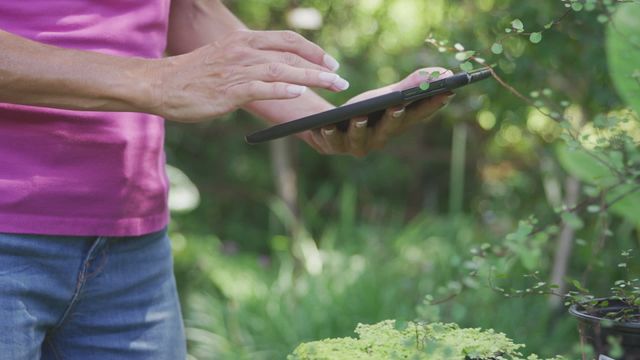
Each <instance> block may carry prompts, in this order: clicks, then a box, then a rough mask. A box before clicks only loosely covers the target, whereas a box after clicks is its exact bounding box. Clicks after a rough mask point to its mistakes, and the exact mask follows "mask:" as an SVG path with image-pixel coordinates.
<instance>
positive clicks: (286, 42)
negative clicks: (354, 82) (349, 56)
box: [249, 30, 340, 71]
mask: <svg viewBox="0 0 640 360" xmlns="http://www.w3.org/2000/svg"><path fill="white" fill-rule="evenodd" d="M251 36H252V38H251V39H250V41H249V45H250V46H251V47H253V48H255V49H258V50H277V51H287V52H291V53H294V54H297V55H300V56H301V57H303V58H304V59H307V60H309V61H311V62H312V63H314V64H318V65H321V66H323V67H325V68H327V69H329V70H331V71H336V70H338V68H339V67H340V64H338V61H337V60H336V59H334V58H333V57H332V56H331V55H329V54H327V53H326V52H325V51H324V50H323V49H322V48H321V47H320V46H318V45H316V44H314V43H312V42H311V41H309V40H307V39H305V38H304V36H302V35H300V34H298V33H296V32H293V31H289V30H285V31H255V32H253V33H252V35H251Z"/></svg>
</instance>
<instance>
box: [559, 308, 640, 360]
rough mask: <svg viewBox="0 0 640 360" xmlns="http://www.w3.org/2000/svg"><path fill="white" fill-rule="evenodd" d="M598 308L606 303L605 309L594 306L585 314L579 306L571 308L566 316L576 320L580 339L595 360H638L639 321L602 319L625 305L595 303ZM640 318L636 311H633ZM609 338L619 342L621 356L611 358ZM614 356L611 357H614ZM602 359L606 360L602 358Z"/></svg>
mask: <svg viewBox="0 0 640 360" xmlns="http://www.w3.org/2000/svg"><path fill="white" fill-rule="evenodd" d="M598 301H599V304H600V303H602V302H604V301H607V302H608V304H607V306H597V307H596V309H595V310H593V311H588V310H586V309H585V308H584V307H583V306H581V305H572V306H571V307H570V308H569V313H570V314H571V315H573V316H575V317H577V318H578V322H579V324H578V325H579V330H580V339H581V341H582V342H584V343H588V344H590V345H591V346H593V350H594V351H595V354H596V356H597V357H600V355H604V356H608V357H609V358H612V359H615V360H638V359H640V321H633V322H618V321H611V320H609V319H607V318H606V317H605V315H606V314H609V313H614V312H618V311H620V310H622V309H624V308H629V305H627V304H625V303H624V302H622V301H620V300H615V299H598ZM636 312H637V313H638V314H640V309H636ZM610 336H611V337H613V338H615V339H617V341H619V342H620V345H621V347H622V350H623V351H624V355H622V356H621V357H620V356H617V357H615V358H614V357H613V356H612V355H611V345H610V342H609V341H608V340H607V338H608V337H610ZM614 355H615V354H614ZM602 359H606V358H604V357H602Z"/></svg>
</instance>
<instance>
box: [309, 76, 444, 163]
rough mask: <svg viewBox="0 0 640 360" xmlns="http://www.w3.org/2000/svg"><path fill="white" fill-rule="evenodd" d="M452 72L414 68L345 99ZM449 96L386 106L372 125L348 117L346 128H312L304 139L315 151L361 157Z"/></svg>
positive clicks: (423, 117) (397, 88) (408, 85)
mask: <svg viewBox="0 0 640 360" xmlns="http://www.w3.org/2000/svg"><path fill="white" fill-rule="evenodd" d="M434 71H437V72H439V73H440V76H439V77H437V78H431V75H430V74H432V73H433V72H434ZM451 75H453V73H452V72H451V71H450V70H446V69H443V68H440V67H430V68H424V69H420V70H416V71H415V72H413V73H412V74H411V75H409V76H407V77H406V78H404V79H403V80H401V81H399V82H397V83H395V84H391V85H388V86H385V87H382V88H379V89H375V90H370V91H367V92H365V93H362V94H360V95H358V96H356V97H354V98H352V99H351V100H349V101H348V102H347V104H349V103H352V102H356V101H362V100H365V99H368V98H372V97H375V96H379V95H383V94H385V93H389V92H391V91H400V90H405V89H408V88H412V87H416V86H418V85H420V83H422V82H424V81H433V80H437V79H441V78H445V77H448V76H451ZM452 97H453V94H452V93H447V94H441V95H437V96H434V97H432V98H428V99H424V100H421V101H418V102H415V103H412V104H410V105H409V106H407V107H404V106H399V107H396V108H390V109H387V110H386V111H385V112H384V114H383V115H382V118H381V119H380V120H379V121H378V122H377V123H376V124H375V126H373V127H368V126H367V122H368V119H367V118H366V117H362V118H354V119H351V120H350V123H349V128H348V130H347V131H346V132H345V131H340V130H339V129H338V128H336V126H333V125H332V126H328V127H324V128H321V129H315V130H311V131H309V133H308V134H305V136H304V137H305V139H306V141H307V142H308V143H309V144H310V145H311V146H312V147H313V148H315V149H316V150H318V152H320V153H323V154H350V155H353V156H356V157H363V156H365V155H366V154H368V153H369V152H370V151H371V150H375V149H380V148H382V147H383V146H384V145H385V144H386V143H387V141H388V140H389V139H390V138H391V137H392V136H395V135H397V134H399V133H402V132H404V131H406V129H407V128H408V127H409V126H411V125H413V124H415V123H418V122H421V121H423V120H426V119H428V118H430V117H431V116H432V115H433V114H434V113H435V112H436V111H438V110H439V109H441V108H443V107H444V106H445V105H447V104H448V103H449V100H450V99H451V98H452Z"/></svg>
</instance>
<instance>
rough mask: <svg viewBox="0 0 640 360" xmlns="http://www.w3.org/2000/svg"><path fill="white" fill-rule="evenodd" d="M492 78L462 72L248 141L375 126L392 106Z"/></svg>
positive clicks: (482, 73)
mask: <svg viewBox="0 0 640 360" xmlns="http://www.w3.org/2000/svg"><path fill="white" fill-rule="evenodd" d="M490 76H491V71H490V70H488V69H481V70H477V71H473V72H462V73H458V74H455V75H452V76H449V77H447V78H444V79H440V80H436V81H434V82H431V83H429V86H428V87H425V86H423V87H420V86H417V87H414V88H410V89H406V90H402V91H394V92H391V93H388V94H385V95H380V96H376V97H373V98H370V99H367V100H363V101H359V102H355V103H352V104H348V105H343V106H339V107H337V108H335V109H331V110H328V111H324V112H321V113H318V114H313V115H309V116H307V117H303V118H301V119H297V120H292V121H288V122H286V123H282V124H278V125H275V126H272V127H269V128H266V129H264V130H260V131H257V132H254V133H253V134H249V135H247V136H246V137H245V139H246V140H247V142H248V143H249V144H257V143H261V142H264V141H269V140H274V139H278V138H281V137H284V136H288V135H292V134H295V133H299V132H302V131H305V130H311V129H316V128H320V127H324V126H327V125H331V124H335V125H336V126H337V127H338V129H340V130H342V131H344V130H346V129H348V127H349V119H353V118H354V117H360V116H367V117H368V118H369V121H368V122H367V126H374V125H375V123H376V122H377V121H378V120H379V119H380V117H381V116H382V114H383V113H384V111H385V110H386V109H388V108H390V107H393V106H397V105H400V104H408V103H411V102H414V101H416V100H421V99H426V98H428V97H431V96H435V95H438V94H442V93H446V92H448V91H451V90H453V89H456V88H459V87H462V86H465V85H468V84H471V83H474V82H476V81H480V80H483V79H486V78H488V77H490Z"/></svg>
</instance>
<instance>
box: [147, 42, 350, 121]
mask: <svg viewBox="0 0 640 360" xmlns="http://www.w3.org/2000/svg"><path fill="white" fill-rule="evenodd" d="M337 68H338V63H337V61H336V60H335V59H333V58H332V57H331V56H329V55H327V54H326V53H325V52H324V50H322V49H321V48H320V47H319V46H318V45H315V44H314V43H312V42H310V41H308V40H306V39H305V38H304V37H302V36H301V35H299V34H297V33H295V32H291V31H248V30H240V31H235V32H233V33H231V34H230V35H229V36H227V37H225V38H224V40H222V41H218V42H216V43H214V44H211V45H207V46H204V47H202V48H199V49H197V50H195V51H193V52H190V53H187V54H184V55H179V56H174V57H169V58H165V59H162V60H157V61H153V62H152V63H151V65H150V66H149V68H148V71H149V78H151V79H155V81H156V83H155V85H154V86H152V89H151V94H152V95H151V99H152V100H151V104H150V105H149V109H148V111H149V112H151V113H155V114H157V115H160V116H163V117H165V118H166V119H168V120H173V121H179V122H198V121H203V120H210V119H214V118H216V117H219V116H221V115H224V114H226V113H229V112H231V111H234V110H236V109H237V108H239V107H241V106H242V105H245V104H247V103H249V102H252V101H255V100H273V99H292V98H296V97H298V96H300V95H301V94H302V93H304V92H305V90H306V89H307V87H308V86H310V87H319V88H325V89H329V90H332V91H342V90H345V89H347V88H348V87H349V83H348V82H347V81H346V80H344V79H342V78H341V77H340V76H338V75H337V74H335V73H334V71H335V70H337Z"/></svg>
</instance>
